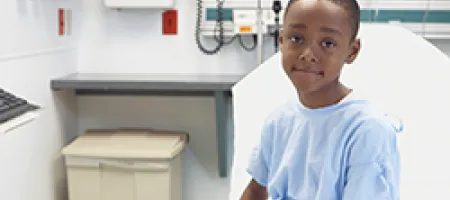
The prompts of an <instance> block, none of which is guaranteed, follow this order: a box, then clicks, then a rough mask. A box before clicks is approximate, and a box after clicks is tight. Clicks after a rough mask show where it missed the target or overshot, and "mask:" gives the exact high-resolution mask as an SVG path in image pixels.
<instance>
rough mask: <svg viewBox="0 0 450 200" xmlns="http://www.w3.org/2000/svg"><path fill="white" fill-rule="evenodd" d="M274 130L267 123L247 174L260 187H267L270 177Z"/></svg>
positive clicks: (252, 155)
mask: <svg viewBox="0 0 450 200" xmlns="http://www.w3.org/2000/svg"><path fill="white" fill-rule="evenodd" d="M272 134H273V133H272V129H271V128H270V124H269V123H265V124H264V127H263V128H262V133H261V137H260V139H259V140H260V141H259V143H258V144H257V145H256V146H255V147H254V148H253V150H252V153H251V156H250V161H249V166H248V168H247V172H248V173H249V174H250V175H251V176H252V178H253V179H254V180H255V181H256V182H258V183H259V184H260V185H262V186H264V187H267V184H268V177H269V165H270V164H269V163H270V155H271V152H272V142H271V141H272Z"/></svg>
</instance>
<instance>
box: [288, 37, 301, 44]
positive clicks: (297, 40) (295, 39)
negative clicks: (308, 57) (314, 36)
mask: <svg viewBox="0 0 450 200" xmlns="http://www.w3.org/2000/svg"><path fill="white" fill-rule="evenodd" d="M290 39H291V41H292V42H295V43H300V42H303V38H302V37H300V36H292V37H291V38H290Z"/></svg>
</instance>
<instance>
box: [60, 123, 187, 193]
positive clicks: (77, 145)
mask: <svg viewBox="0 0 450 200" xmlns="http://www.w3.org/2000/svg"><path fill="white" fill-rule="evenodd" d="M187 138H188V135H187V133H178V132H161V131H159V132H155V131H149V130H147V131H146V130H139V129H138V130H132V129H130V130H120V129H118V130H89V131H87V132H86V133H85V134H83V135H82V136H80V137H79V138H77V139H76V140H75V141H74V142H72V143H71V144H69V145H68V146H66V147H65V148H64V149H63V155H64V156H65V161H66V168H67V169H66V171H67V177H68V189H69V199H70V200H99V199H108V200H125V199H126V200H143V199H157V200H181V199H182V182H181V171H182V165H181V152H182V151H183V149H184V147H185V145H186V143H187V140H188V139H187Z"/></svg>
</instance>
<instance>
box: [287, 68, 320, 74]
mask: <svg viewBox="0 0 450 200" xmlns="http://www.w3.org/2000/svg"><path fill="white" fill-rule="evenodd" d="M292 71H293V72H301V73H305V74H313V75H319V76H323V75H324V72H323V71H316V70H310V69H302V68H298V67H293V68H292Z"/></svg>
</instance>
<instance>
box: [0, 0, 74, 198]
mask: <svg viewBox="0 0 450 200" xmlns="http://www.w3.org/2000/svg"><path fill="white" fill-rule="evenodd" d="M58 6H64V7H71V6H74V4H72V2H71V1H68V0H66V1H61V0H47V1H29V0H17V1H2V2H1V4H0V24H2V30H1V31H0V44H1V45H0V88H3V89H5V90H7V91H10V92H12V93H14V94H16V95H18V96H21V97H24V98H26V99H28V100H30V101H33V102H36V103H37V104H39V105H41V106H43V107H44V109H43V110H42V112H41V115H40V116H39V117H38V118H36V119H35V120H34V121H32V122H31V123H29V124H27V125H25V126H22V127H19V128H17V129H14V130H12V131H10V132H8V133H7V134H3V133H0V199H2V200H3V199H4V200H30V199H33V200H56V199H64V197H65V196H66V195H65V180H64V176H65V175H64V171H63V164H62V160H61V158H60V155H59V151H60V148H61V147H62V146H63V145H64V144H66V143H67V141H68V140H69V139H71V138H72V137H73V135H74V133H76V128H77V127H76V121H75V120H76V118H75V112H76V109H75V108H74V105H75V104H74V103H73V101H71V100H70V98H69V97H70V96H71V95H70V94H69V93H64V92H62V93H58V94H56V95H53V94H52V93H51V91H50V85H49V83H50V79H51V78H54V77H58V76H62V75H65V74H67V73H71V72H74V71H75V69H76V60H75V59H76V51H75V49H73V48H71V47H70V46H71V42H70V38H58V37H57V29H56V24H57V20H56V16H57V11H56V10H57V7H58Z"/></svg>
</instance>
